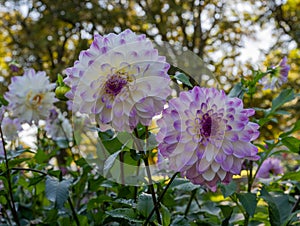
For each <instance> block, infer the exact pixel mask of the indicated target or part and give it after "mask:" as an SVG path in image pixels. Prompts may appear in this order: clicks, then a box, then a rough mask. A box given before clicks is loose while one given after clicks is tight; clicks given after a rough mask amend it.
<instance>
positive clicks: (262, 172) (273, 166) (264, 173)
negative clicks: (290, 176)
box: [256, 157, 283, 178]
mask: <svg viewBox="0 0 300 226" xmlns="http://www.w3.org/2000/svg"><path fill="white" fill-rule="evenodd" d="M282 173H283V167H282V165H281V161H280V159H278V158H274V157H270V158H267V159H266V160H265V161H264V162H263V163H262V165H261V166H260V168H259V170H258V172H257V174H256V177H257V178H270V175H271V174H272V175H274V176H276V175H278V174H282Z"/></svg>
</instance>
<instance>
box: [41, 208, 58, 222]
mask: <svg viewBox="0 0 300 226" xmlns="http://www.w3.org/2000/svg"><path fill="white" fill-rule="evenodd" d="M46 216H47V217H46V219H45V220H44V222H43V223H54V222H55V223H57V218H58V210H57V209H50V210H49V211H47V215H46Z"/></svg>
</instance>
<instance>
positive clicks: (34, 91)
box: [5, 69, 56, 124]
mask: <svg viewBox="0 0 300 226" xmlns="http://www.w3.org/2000/svg"><path fill="white" fill-rule="evenodd" d="M54 87H55V84H51V83H50V82H49V78H48V77H47V76H46V73H45V72H43V71H38V72H35V70H34V69H28V70H26V71H25V73H24V75H23V76H15V77H13V78H12V82H11V84H10V85H9V86H8V89H9V91H8V92H7V93H6V94H5V98H6V99H7V100H8V102H9V105H8V110H10V111H12V114H13V117H15V118H19V120H20V122H27V123H29V124H31V123H32V122H35V123H37V122H38V120H39V119H46V118H47V117H48V116H49V114H50V109H51V108H52V107H53V103H54V102H56V99H55V97H54V96H55V94H54V92H51V90H53V89H54Z"/></svg>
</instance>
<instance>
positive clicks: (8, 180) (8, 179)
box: [0, 123, 20, 226]
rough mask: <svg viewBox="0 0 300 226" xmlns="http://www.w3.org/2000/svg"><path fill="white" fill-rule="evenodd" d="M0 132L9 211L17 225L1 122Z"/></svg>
mask: <svg viewBox="0 0 300 226" xmlns="http://www.w3.org/2000/svg"><path fill="white" fill-rule="evenodd" d="M0 134H1V140H2V141H1V142H2V146H3V152H4V159H5V167H6V176H7V182H8V192H9V197H10V203H11V212H12V214H13V218H14V220H15V222H16V224H17V225H18V226H20V222H19V218H18V214H17V211H16V206H15V201H14V196H13V192H12V185H11V181H10V169H9V165H8V158H7V152H6V148H5V144H4V137H3V132H2V128H1V123H0Z"/></svg>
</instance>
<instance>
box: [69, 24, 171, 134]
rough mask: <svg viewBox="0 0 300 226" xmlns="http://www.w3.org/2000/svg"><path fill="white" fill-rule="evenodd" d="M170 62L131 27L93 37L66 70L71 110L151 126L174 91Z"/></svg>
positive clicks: (124, 124) (109, 121)
mask: <svg viewBox="0 0 300 226" xmlns="http://www.w3.org/2000/svg"><path fill="white" fill-rule="evenodd" d="M169 67H170V65H169V64H168V63H166V61H165V57H162V56H159V55H158V51H157V50H156V49H154V48H153V45H152V43H151V41H150V40H149V39H147V38H146V36H145V35H136V34H135V33H134V32H132V31H131V30H125V31H123V32H122V33H120V34H118V35H116V34H108V35H105V36H101V35H95V38H94V41H93V43H92V44H91V46H90V48H89V49H88V50H85V51H82V52H81V53H80V55H79V60H78V61H76V62H75V64H74V66H73V67H71V68H68V69H66V74H67V77H66V78H65V79H64V82H65V83H66V84H67V85H68V86H70V87H71V90H70V91H69V92H68V93H67V94H66V96H67V97H68V98H69V99H70V100H71V108H72V111H73V112H74V111H79V112H80V113H86V114H89V115H95V117H96V118H95V119H96V121H97V122H98V123H99V124H100V128H101V125H102V126H104V127H105V126H107V125H111V126H112V127H113V128H114V129H115V130H117V131H128V132H131V131H132V130H133V129H134V128H135V127H136V125H137V124H138V123H141V124H143V125H149V124H150V122H151V119H152V118H153V116H155V115H157V114H158V113H160V112H161V111H162V110H163V107H164V104H165V103H166V98H167V97H168V96H169V95H170V93H171V89H170V87H169V82H170V78H169V76H168V74H167V71H168V69H169Z"/></svg>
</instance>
